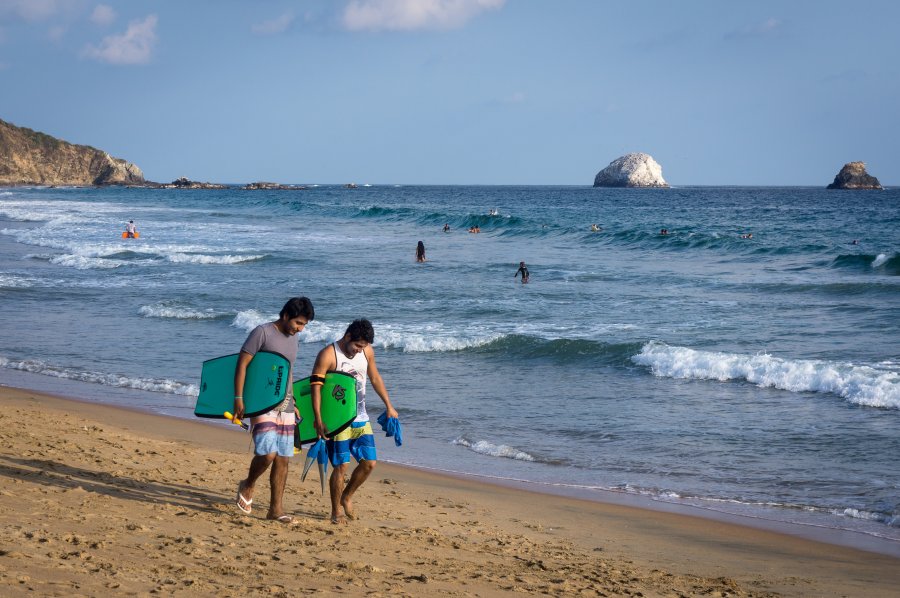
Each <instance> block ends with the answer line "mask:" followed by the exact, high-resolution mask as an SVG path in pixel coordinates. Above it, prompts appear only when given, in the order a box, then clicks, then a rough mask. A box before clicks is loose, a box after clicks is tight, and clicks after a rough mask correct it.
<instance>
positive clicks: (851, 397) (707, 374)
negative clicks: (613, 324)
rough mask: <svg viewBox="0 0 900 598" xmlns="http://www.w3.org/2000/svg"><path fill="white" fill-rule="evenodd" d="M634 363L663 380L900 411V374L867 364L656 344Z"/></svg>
mask: <svg viewBox="0 0 900 598" xmlns="http://www.w3.org/2000/svg"><path fill="white" fill-rule="evenodd" d="M631 360H632V361H633V362H634V363H637V364H639V365H644V366H648V367H649V368H650V369H651V370H652V372H653V374H654V375H656V376H661V377H667V378H692V379H697V380H719V381H722V382H725V381H728V380H746V381H748V382H752V383H754V384H757V385H759V386H762V387H772V388H779V389H782V390H789V391H791V392H826V393H832V394H835V395H838V396H840V397H843V398H844V399H846V400H847V401H849V402H851V403H855V404H857V405H864V406H867V407H883V408H890V409H900V374H898V373H897V372H893V371H884V370H881V369H876V368H873V367H869V366H865V365H853V364H849V363H835V362H828V361H818V360H790V359H782V358H780V357H772V356H771V355H767V354H758V355H741V354H736V353H721V352H713V351H695V350H694V349H689V348H687V347H670V346H668V345H666V344H665V343H661V342H656V341H654V342H650V343H647V344H646V345H644V346H643V348H642V349H641V352H640V353H639V354H638V355H634V356H632V358H631Z"/></svg>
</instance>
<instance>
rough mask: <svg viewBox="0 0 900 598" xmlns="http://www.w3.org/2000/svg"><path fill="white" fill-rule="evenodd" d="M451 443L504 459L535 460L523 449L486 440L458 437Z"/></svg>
mask: <svg viewBox="0 0 900 598" xmlns="http://www.w3.org/2000/svg"><path fill="white" fill-rule="evenodd" d="M453 444H456V445H459V446H464V447H466V448H467V449H469V450H470V451H473V452H475V453H478V454H481V455H487V456H489V457H503V458H505V459H515V460H516V461H530V462H534V461H537V459H536V458H535V457H534V456H533V455H529V454H528V453H526V452H525V451H520V450H519V449H517V448H514V447H511V446H509V445H506V444H491V443H490V442H488V441H487V440H476V441H474V442H473V441H471V440H467V439H466V438H463V437H459V438H457V439H456V440H454V441H453Z"/></svg>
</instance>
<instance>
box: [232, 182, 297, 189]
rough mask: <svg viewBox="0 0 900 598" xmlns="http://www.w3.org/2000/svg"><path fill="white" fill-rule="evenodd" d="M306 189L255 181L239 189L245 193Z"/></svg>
mask: <svg viewBox="0 0 900 598" xmlns="http://www.w3.org/2000/svg"><path fill="white" fill-rule="evenodd" d="M306 188H307V187H304V186H303V185H282V184H281V183H266V182H263V181H257V182H256V183H250V184H248V185H244V186H243V187H241V189H245V190H247V191H303V190H304V189H306Z"/></svg>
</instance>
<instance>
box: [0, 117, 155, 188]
mask: <svg viewBox="0 0 900 598" xmlns="http://www.w3.org/2000/svg"><path fill="white" fill-rule="evenodd" d="M145 183H146V181H145V180H144V173H143V172H141V169H140V168H138V167H137V166H135V165H134V164H131V163H130V162H126V161H125V160H122V159H121V158H113V157H112V156H110V155H109V154H108V153H106V152H104V151H103V150H99V149H97V148H93V147H90V146H87V145H75V144H73V143H69V142H67V141H63V140H62V139H57V138H56V137H51V136H50V135H47V134H45V133H41V132H39V131H33V130H31V129H26V128H24V127H17V126H15V125H13V124H10V123H8V122H5V121H2V120H0V185H75V186H89V185H143V184H145Z"/></svg>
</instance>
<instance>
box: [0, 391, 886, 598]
mask: <svg viewBox="0 0 900 598" xmlns="http://www.w3.org/2000/svg"><path fill="white" fill-rule="evenodd" d="M0 401H2V405H3V409H2V413H0V438H2V442H0V447H2V448H0V473H2V484H0V529H2V536H0V595H3V596H10V595H41V596H77V595H83V596H101V595H158V594H163V595H173V594H174V595H183V596H195V595H197V596H204V595H205V596H250V595H260V594H263V595H274V596H294V595H300V594H308V593H313V592H316V593H322V594H324V595H348V596H436V595H446V596H498V595H507V594H512V593H527V594H548V595H553V596H774V595H786V596H891V595H893V596H896V595H897V593H896V592H897V588H898V587H900V559H896V558H892V557H890V556H883V555H878V554H873V553H868V552H863V551H857V550H854V549H849V548H843V547H838V546H832V545H828V544H821V543H817V542H813V541H808V540H802V539H797V538H794V537H791V536H785V535H781V534H776V533H771V532H767V531H760V530H755V529H750V528H745V527H741V526H736V525H732V524H727V523H720V522H716V521H710V520H706V519H699V518H694V517H689V516H684V515H678V514H670V513H662V512H654V511H647V510H643V509H637V508H632V507H623V506H618V505H607V504H601V503H594V502H588V501H579V500H574V499H564V498H559V497H555V496H547V495H541V494H535V493H530V492H526V491H521V490H516V489H511V488H505V487H500V486H493V485H488V484H482V483H478V482H474V481H471V480H468V479H457V478H453V477H449V476H441V475H434V474H431V473H429V472H423V471H418V470H414V469H410V468H404V467H397V466H390V465H386V464H379V466H378V468H377V469H376V470H375V472H374V474H373V475H372V477H371V478H370V480H369V481H368V482H367V484H366V485H365V486H363V488H362V489H361V490H360V492H359V494H358V495H357V498H356V501H355V507H356V511H357V515H358V516H359V519H358V520H357V521H352V522H349V523H348V524H347V525H342V526H336V525H333V524H332V523H330V521H329V519H328V513H329V508H328V497H327V495H326V496H322V495H321V493H320V488H319V481H318V479H316V478H317V473H316V471H315V468H313V471H312V473H311V476H312V478H313V479H312V480H310V479H307V480H306V482H305V483H301V482H300V471H301V469H302V463H303V462H302V459H295V460H294V461H293V462H292V467H291V471H290V475H289V478H288V487H287V491H286V498H285V501H286V507H287V508H288V510H289V512H292V513H293V514H294V515H295V521H294V522H293V523H292V524H289V525H284V524H281V523H277V522H272V521H267V520H265V519H264V517H265V513H266V508H267V503H268V480H267V478H263V479H261V481H260V483H259V485H258V486H257V492H256V496H255V499H254V504H253V507H254V509H253V514H252V515H249V516H246V515H243V514H241V513H240V512H238V511H237V509H236V508H235V507H234V505H233V502H234V496H235V488H236V485H237V482H238V480H240V479H241V478H243V477H244V475H246V468H247V465H248V463H249V460H250V456H251V455H250V448H249V436H248V435H246V434H244V433H239V432H237V431H234V432H233V431H231V430H228V429H225V428H224V427H219V426H211V425H207V424H203V423H200V422H192V421H183V420H179V419H176V418H167V417H162V416H156V415H151V414H145V413H140V412H133V411H129V410H124V409H117V408H113V407H108V406H103V405H99V404H93V403H82V402H75V401H69V400H64V399H60V398H56V397H48V396H44V395H39V394H37V393H34V392H30V391H24V390H16V389H11V388H0ZM378 442H385V440H384V437H383V436H380V437H379V438H378ZM404 448H406V447H404ZM411 450H412V449H411Z"/></svg>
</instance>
